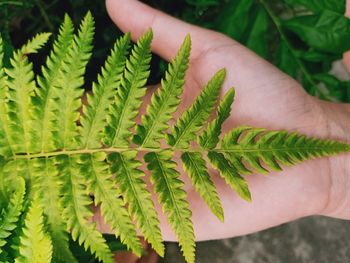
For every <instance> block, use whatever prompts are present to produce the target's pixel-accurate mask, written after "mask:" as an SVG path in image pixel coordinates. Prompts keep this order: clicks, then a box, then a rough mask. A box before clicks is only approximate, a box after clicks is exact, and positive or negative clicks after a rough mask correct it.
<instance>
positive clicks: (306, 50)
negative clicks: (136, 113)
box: [0, 0, 350, 102]
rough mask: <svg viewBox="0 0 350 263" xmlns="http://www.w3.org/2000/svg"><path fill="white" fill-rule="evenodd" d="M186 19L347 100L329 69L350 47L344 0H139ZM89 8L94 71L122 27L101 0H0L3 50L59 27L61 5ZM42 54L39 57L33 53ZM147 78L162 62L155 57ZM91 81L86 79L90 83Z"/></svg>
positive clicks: (345, 87) (73, 10)
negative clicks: (94, 33) (93, 29)
mask: <svg viewBox="0 0 350 263" xmlns="http://www.w3.org/2000/svg"><path fill="white" fill-rule="evenodd" d="M144 2H146V3H148V4H150V5H153V6H155V7H157V8H159V9H161V10H164V11H166V12H167V13H170V14H172V15H174V16H177V17H180V18H181V19H183V20H186V21H189V22H191V23H194V24H198V25H200V26H203V27H207V28H211V29H214V30H217V31H221V32H223V33H225V34H227V35H229V36H231V37H232V38H234V39H236V40H238V41H239V42H241V43H243V44H244V45H246V46H248V47H249V48H250V49H252V50H254V51H255V52H256V53H257V54H259V55H260V56H262V57H264V58H266V59H268V60H269V61H271V62H272V63H273V64H275V65H276V66H278V67H279V68H280V69H282V70H283V71H285V72H286V73H288V74H289V75H291V76H292V77H294V78H296V79H297V80H299V81H300V82H301V83H302V85H303V86H304V88H305V89H306V90H307V91H308V92H309V93H310V94H313V95H316V96H319V97H321V98H323V99H327V100H337V101H343V102H349V101H350V86H349V82H347V81H341V80H339V79H337V78H336V77H335V76H334V75H332V74H330V73H329V72H330V70H331V68H332V64H333V62H334V61H337V60H339V59H340V58H341V56H342V53H343V52H344V51H346V50H348V49H350V20H349V19H347V18H345V17H344V15H343V14H344V12H345V0H177V1H170V0H144ZM87 10H91V11H92V13H93V15H94V16H95V18H96V22H97V32H98V33H97V37H96V40H95V46H96V48H95V51H94V57H93V60H92V61H91V62H90V66H89V70H88V74H87V80H88V83H89V80H90V79H93V78H94V77H95V76H96V74H97V69H98V68H99V66H100V65H101V64H102V62H103V61H104V59H105V57H106V55H107V52H108V50H109V49H110V48H111V47H112V45H113V42H114V41H115V39H116V37H117V36H118V35H119V34H120V32H119V31H118V30H117V29H116V27H115V26H114V24H113V23H112V22H111V21H110V19H109V18H108V15H107V13H106V10H105V5H104V1H87V0H60V1H58V0H53V1H43V0H26V1H24V0H13V1H6V0H0V31H1V32H2V34H3V37H4V38H5V40H6V44H7V45H6V47H7V54H8V56H7V57H9V55H10V54H11V51H12V47H13V46H15V47H18V46H19V45H21V44H22V43H23V42H24V41H25V39H27V38H28V37H29V36H32V35H33V34H35V33H37V32H42V31H53V30H54V29H55V28H58V25H59V23H60V21H61V20H62V18H63V15H64V13H69V14H70V15H71V17H72V18H73V19H74V21H75V22H76V23H78V21H80V20H81V19H82V17H83V15H84V14H85V13H86V11H87ZM34 59H36V60H44V57H34ZM152 63H153V69H154V70H153V73H152V78H151V81H152V82H153V83H156V82H157V81H159V77H160V76H162V74H163V70H164V68H165V67H164V63H163V62H162V61H161V59H159V58H157V59H154V60H153V62H152ZM87 88H88V87H87Z"/></svg>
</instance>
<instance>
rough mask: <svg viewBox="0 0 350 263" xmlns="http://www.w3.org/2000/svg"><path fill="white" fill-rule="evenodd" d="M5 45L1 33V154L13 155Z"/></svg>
mask: <svg viewBox="0 0 350 263" xmlns="http://www.w3.org/2000/svg"><path fill="white" fill-rule="evenodd" d="M3 60H4V47H3V42H2V37H1V34H0V155H2V156H4V157H8V156H13V155H14V154H15V153H14V151H13V149H12V146H11V142H10V138H9V137H10V131H9V126H10V122H9V119H8V116H7V107H6V100H7V97H8V87H7V76H6V74H5V70H4V64H3Z"/></svg>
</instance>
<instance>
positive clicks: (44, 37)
mask: <svg viewBox="0 0 350 263" xmlns="http://www.w3.org/2000/svg"><path fill="white" fill-rule="evenodd" d="M50 36H51V33H39V34H37V35H36V36H35V37H33V38H32V39H31V40H30V41H28V42H27V43H26V44H25V45H23V46H22V48H21V50H20V51H19V52H18V53H21V54H22V55H23V56H26V55H29V54H34V53H38V51H39V49H40V48H42V47H43V46H44V45H45V43H46V42H47V41H48V40H49V37H50Z"/></svg>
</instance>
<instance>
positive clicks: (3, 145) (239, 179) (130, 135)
mask: <svg viewBox="0 0 350 263" xmlns="http://www.w3.org/2000/svg"><path fill="white" fill-rule="evenodd" d="M93 34H94V20H93V18H92V16H91V14H90V13H88V14H87V15H86V16H85V18H84V20H83V21H82V23H81V25H80V28H79V31H78V32H77V33H76V34H75V33H74V27H73V23H72V21H71V19H70V18H69V17H68V16H66V17H65V19H64V22H63V24H62V25H61V28H60V32H59V35H58V38H57V39H56V40H55V42H54V44H53V49H52V51H51V53H50V55H49V56H48V58H47V60H46V63H45V65H44V66H43V67H42V71H41V73H40V74H39V75H35V74H34V73H33V71H32V67H33V65H32V63H31V62H30V61H29V59H28V56H30V54H33V53H36V52H38V50H39V49H40V48H41V47H42V46H43V45H44V44H45V42H46V41H47V40H48V38H49V36H50V34H47V33H41V34H38V35H36V36H35V37H34V38H32V39H31V40H29V41H28V42H27V43H26V44H25V45H23V46H22V47H21V48H20V49H18V50H16V51H15V52H14V53H13V57H12V58H11V66H9V67H7V66H4V65H3V63H2V61H3V44H2V41H0V156H1V158H0V209H1V210H0V211H1V214H0V218H1V220H0V259H1V260H2V261H5V262H51V261H54V262H57V261H58V262H62V261H63V262H77V260H76V259H75V258H74V255H73V253H72V252H71V250H70V246H69V241H68V240H69V239H68V236H69V235H71V237H72V238H73V240H75V241H77V242H78V243H79V244H80V245H81V246H83V247H84V248H85V249H86V250H90V252H91V253H92V254H94V255H95V256H96V258H97V259H99V260H101V261H103V262H113V257H112V252H111V250H110V248H109V247H108V245H107V243H106V240H105V239H104V237H103V235H102V234H101V233H100V232H99V231H98V230H96V228H95V224H94V223H91V222H90V219H91V217H92V215H93V212H92V210H91V205H92V204H94V205H96V206H98V207H99V208H100V210H101V214H102V216H103V218H104V220H105V222H106V223H108V224H109V225H110V227H111V229H112V230H113V231H114V233H115V235H116V236H117V237H119V238H120V240H121V241H122V242H123V243H124V244H125V245H126V246H127V247H128V249H130V250H131V251H133V252H134V253H135V254H136V255H138V256H140V255H141V254H142V246H141V244H140V240H139V238H138V237H137V232H136V228H137V229H139V230H140V231H141V232H142V234H143V235H144V236H145V238H146V240H147V241H148V242H149V243H150V244H151V245H152V247H153V248H154V249H155V250H156V251H157V253H158V254H159V255H161V256H162V255H164V245H163V242H162V236H161V232H160V228H159V220H158V215H157V212H156V209H155V207H154V204H153V202H152V200H151V197H150V196H151V195H150V192H149V190H148V189H147V187H146V182H145V179H144V171H143V170H142V169H141V166H142V163H146V164H147V170H148V171H149V172H150V173H151V176H150V180H151V182H152V184H153V190H154V191H155V192H156V194H157V195H158V201H159V203H160V204H161V206H162V208H163V211H164V212H165V214H166V215H167V218H168V222H169V224H170V225H171V227H172V229H173V230H174V232H175V233H176V235H177V237H178V239H179V243H180V247H181V249H182V252H183V254H184V257H185V259H186V261H187V262H194V259H195V237H194V232H193V226H192V222H191V211H190V209H189V204H188V202H187V201H186V192H185V191H184V190H183V182H182V181H181V180H180V174H179V172H178V169H177V166H178V165H180V162H181V163H182V165H183V167H184V170H185V171H186V173H187V174H188V176H189V177H190V179H191V181H192V183H193V186H194V188H195V189H196V190H197V191H198V192H199V194H200V195H201V196H202V197H203V199H204V200H205V202H206V203H207V204H208V206H209V208H210V209H211V210H212V212H213V213H214V214H215V215H216V216H217V217H218V219H219V220H221V221H223V220H224V212H223V209H222V206H221V203H220V200H219V197H218V194H217V192H216V188H215V185H214V184H213V182H212V180H211V178H210V175H209V174H208V168H207V163H208V164H210V165H211V166H212V167H213V168H215V169H216V170H218V171H219V173H220V175H221V177H222V178H223V179H225V181H226V183H227V184H228V185H229V186H231V188H232V189H233V190H234V191H236V193H237V194H238V195H239V196H240V197H241V198H243V199H244V200H247V201H249V202H250V201H251V194H250V192H249V188H248V185H247V182H246V181H245V179H244V177H243V176H244V175H246V174H250V173H252V172H253V171H255V172H258V173H266V172H268V170H269V169H271V170H277V171H279V170H281V165H288V166H289V165H294V164H296V163H299V162H301V161H304V160H307V159H310V158H315V157H322V156H329V155H333V154H338V153H342V152H348V151H350V146H349V145H347V144H344V143H341V142H337V141H332V140H321V139H317V138H307V137H305V136H303V135H299V134H297V133H288V132H287V131H267V130H264V129H257V128H252V127H246V126H242V127H236V128H234V129H232V130H231V131H229V132H228V133H226V134H222V135H221V125H222V124H223V122H224V121H225V120H226V119H227V118H228V117H229V115H230V111H231V104H232V102H233V99H234V89H230V90H229V91H228V92H227V93H226V94H225V96H224V97H223V98H222V100H221V101H220V102H219V105H218V106H217V110H216V118H215V119H214V120H212V121H210V122H208V118H209V116H210V115H211V114H212V113H213V111H215V108H216V104H217V102H218V98H219V93H220V88H221V85H222V83H223V81H224V79H225V74H226V73H225V70H224V69H222V70H220V71H218V72H217V73H216V74H215V75H214V76H213V78H212V79H211V80H210V81H209V82H208V84H207V85H206V86H205V87H204V88H203V90H202V92H201V94H200V95H199V96H198V97H197V98H196V99H195V101H194V102H193V104H192V106H191V107H189V108H188V109H186V110H185V111H184V112H183V113H182V115H181V116H180V117H179V118H178V119H177V120H176V123H175V124H174V125H173V126H172V127H171V128H169V121H170V119H171V118H172V115H173V113H174V112H175V111H176V110H177V107H178V105H179V104H180V96H181V94H182V89H183V86H184V79H185V74H186V70H187V68H188V64H189V56H190V49H191V40H190V37H189V36H188V37H186V39H185V40H184V42H183V45H182V46H181V48H180V50H179V52H178V54H177V56H176V57H175V58H174V60H173V61H172V62H171V63H170V64H169V67H168V70H167V72H166V74H165V77H164V78H163V80H162V85H161V87H160V88H159V89H158V91H157V92H156V93H155V94H154V95H153V96H152V99H151V102H150V103H149V104H148V107H147V110H146V112H145V113H141V112H140V106H141V103H142V98H143V97H144V95H145V93H146V88H145V85H146V81H147V78H148V77H149V74H150V71H149V67H150V60H151V52H150V44H151V41H152V31H151V30H149V31H148V32H147V33H146V34H145V35H144V36H142V37H141V38H140V39H139V41H138V42H137V44H136V45H134V46H133V47H132V48H131V43H130V35H129V34H126V35H124V36H123V37H121V38H120V39H119V40H118V41H117V42H116V43H115V45H114V48H113V49H112V51H111V54H110V56H109V57H108V58H107V60H106V63H105V66H104V67H103V68H102V71H101V74H100V75H99V76H98V78H97V81H96V82H94V83H93V87H92V93H91V94H88V96H87V103H86V105H82V100H81V98H82V96H83V94H84V89H83V88H82V87H83V85H84V80H83V75H84V73H85V68H86V64H87V63H88V60H89V58H90V56H91V53H92V52H91V51H92V40H93ZM0 39H1V38H0ZM130 49H131V51H130ZM81 108H82V112H83V113H82V114H80V109H81ZM139 115H142V118H141V121H140V122H138V123H137V122H136V121H135V119H136V117H137V116H139ZM141 153H142V154H144V156H143V157H142V156H141V155H140V154H141ZM175 153H179V154H180V155H181V160H177V159H175V158H174V154H175ZM90 194H93V198H92V197H91V196H90ZM133 222H135V223H136V224H135V225H134V223H133Z"/></svg>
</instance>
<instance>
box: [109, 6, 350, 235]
mask: <svg viewBox="0 0 350 263" xmlns="http://www.w3.org/2000/svg"><path fill="white" fill-rule="evenodd" d="M107 7H108V11H109V14H110V16H111V18H112V19H113V21H114V22H115V23H116V24H117V25H118V27H119V28H120V29H121V30H123V31H125V32H127V31H129V32H131V34H132V38H133V39H137V38H138V37H140V36H141V35H142V34H143V33H144V32H145V31H146V30H147V29H148V28H149V27H151V28H152V29H153V31H154V41H153V45H152V50H153V51H154V52H155V53H157V54H159V55H160V56H161V57H163V58H164V59H166V60H171V59H172V58H173V57H174V56H175V54H176V52H177V50H178V48H179V47H180V45H181V42H182V41H183V39H184V38H185V36H186V34H190V35H191V38H192V54H191V60H190V67H189V70H188V73H187V84H186V87H185V90H184V94H183V97H182V98H183V101H182V105H181V106H182V107H187V106H188V105H189V104H190V103H191V102H192V101H193V100H194V98H195V95H197V94H198V93H199V92H200V90H201V88H202V87H203V86H204V85H205V83H206V82H207V81H208V80H209V79H210V78H211V77H212V76H213V75H214V73H215V72H216V71H217V70H219V69H220V68H223V67H224V68H226V69H227V71H228V74H227V79H226V81H225V84H224V91H225V90H227V89H228V88H229V87H231V86H233V87H235V89H236V94H237V95H236V100H235V103H234V106H233V111H232V117H231V118H230V119H229V120H228V121H227V123H226V124H225V127H226V129H228V128H230V129H232V128H233V127H234V126H237V125H238V124H239V125H243V124H246V125H251V126H256V127H264V128H269V129H287V130H290V131H293V130H297V131H299V132H302V133H304V134H308V135H316V136H319V137H329V136H333V137H335V138H334V139H346V134H345V131H344V130H345V128H344V127H342V126H341V125H338V124H335V123H332V122H331V121H330V120H328V118H327V116H328V114H329V112H332V111H334V112H335V111H336V112H337V114H338V112H343V113H344V112H348V113H349V112H350V110H349V107H348V106H346V105H333V104H330V103H325V102H320V101H318V100H317V99H315V98H313V97H311V96H309V95H307V94H306V93H305V91H304V90H303V88H302V87H301V86H300V85H299V84H298V83H297V82H296V81H295V80H293V79H291V78H290V77H289V76H287V75H286V74H284V73H282V72H281V71H279V70H278V69H277V68H275V67H274V66H273V65H271V64H270V63H268V62H267V61H265V60H263V59H261V58H260V57H258V56H257V55H255V54H254V53H253V52H251V51H249V50H248V49H247V48H245V47H244V46H242V45H240V44H239V43H237V42H235V41H233V40H232V39H230V38H228V37H226V36H224V35H222V34H220V33H217V32H213V31H210V30H206V29H202V28H199V27H196V26H193V25H189V24H187V23H184V22H182V21H179V20H177V19H175V18H172V17H170V16H168V15H166V14H164V13H161V12H160V11H157V10H154V9H152V8H150V7H148V6H146V5H144V4H142V3H140V2H138V1H136V0H108V1H107ZM334 114H335V113H334ZM340 114H341V113H340ZM343 128H344V129H343ZM338 166H341V167H343V168H345V167H346V166H345V157H344V156H340V157H336V158H333V159H332V160H331V161H329V160H325V159H323V160H313V161H308V162H306V163H304V164H301V165H299V166H296V167H293V168H285V171H284V172H281V173H278V174H277V173H271V175H269V176H263V175H252V176H249V177H248V178H247V180H248V183H249V186H250V189H251V192H252V197H253V202H252V203H247V202H246V201H244V200H241V199H240V198H238V196H237V195H235V193H234V192H233V191H232V190H231V189H230V188H229V187H228V186H227V185H226V184H225V183H224V181H222V180H221V179H220V178H219V177H218V176H215V172H213V175H214V176H213V180H214V182H215V184H216V185H217V187H218V192H219V195H220V198H221V201H222V205H223V208H224V211H225V223H220V222H219V221H218V219H217V218H216V217H215V216H214V215H212V213H211V212H210V210H209V209H208V208H207V207H206V205H205V204H204V202H203V201H202V200H201V198H200V197H199V195H198V194H197V193H196V192H195V191H194V190H193V189H192V187H191V185H190V182H189V181H188V179H186V178H185V175H184V176H183V180H184V181H185V182H186V187H187V189H186V190H187V193H188V199H189V202H190V207H191V210H192V212H193V222H194V229H195V235H196V239H197V240H204V239H215V238H224V237H232V236H237V235H243V234H247V233H251V232H255V231H259V230H262V229H265V228H268V227H271V226H275V225H278V224H281V223H284V222H288V221H291V220H294V219H296V218H300V217H303V216H308V215H313V214H328V215H332V216H338V217H343V218H347V217H348V216H349V211H348V212H343V211H340V208H339V206H338V205H334V203H337V201H339V200H338V199H340V198H342V196H341V195H340V194H341V193H338V192H339V191H342V189H341V187H340V189H338V188H336V189H334V184H333V181H334V180H337V181H339V180H340V181H342V180H347V179H344V178H346V176H345V172H343V174H344V176H341V177H340V176H339V175H337V176H339V177H337V178H336V179H335V178H333V176H334V167H338ZM349 169H350V168H349V167H347V171H349ZM342 178H343V179H342ZM334 191H336V192H337V193H336V194H335V193H333V192H334ZM344 202H345V201H344ZM158 208H159V207H158ZM158 210H159V211H161V209H160V208H159V209H158ZM159 213H160V217H161V223H162V233H163V236H164V238H165V239H166V240H175V239H176V238H175V236H174V234H173V232H172V230H171V229H170V228H169V226H168V225H167V223H166V218H165V216H164V215H163V214H162V213H161V212H159Z"/></svg>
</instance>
